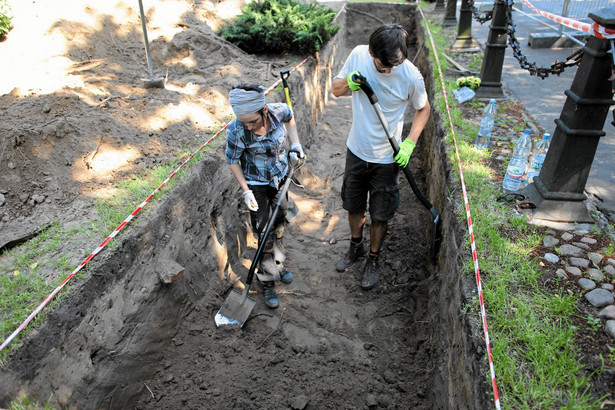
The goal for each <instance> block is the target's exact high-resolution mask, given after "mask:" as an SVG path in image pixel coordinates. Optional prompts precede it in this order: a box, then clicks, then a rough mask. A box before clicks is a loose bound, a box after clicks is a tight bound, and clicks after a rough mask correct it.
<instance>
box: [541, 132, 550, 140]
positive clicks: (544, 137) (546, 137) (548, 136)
mask: <svg viewBox="0 0 615 410" xmlns="http://www.w3.org/2000/svg"><path fill="white" fill-rule="evenodd" d="M542 138H543V139H545V140H548V139H549V138H551V134H549V133H548V132H545V133H544V135H543V136H542Z"/></svg>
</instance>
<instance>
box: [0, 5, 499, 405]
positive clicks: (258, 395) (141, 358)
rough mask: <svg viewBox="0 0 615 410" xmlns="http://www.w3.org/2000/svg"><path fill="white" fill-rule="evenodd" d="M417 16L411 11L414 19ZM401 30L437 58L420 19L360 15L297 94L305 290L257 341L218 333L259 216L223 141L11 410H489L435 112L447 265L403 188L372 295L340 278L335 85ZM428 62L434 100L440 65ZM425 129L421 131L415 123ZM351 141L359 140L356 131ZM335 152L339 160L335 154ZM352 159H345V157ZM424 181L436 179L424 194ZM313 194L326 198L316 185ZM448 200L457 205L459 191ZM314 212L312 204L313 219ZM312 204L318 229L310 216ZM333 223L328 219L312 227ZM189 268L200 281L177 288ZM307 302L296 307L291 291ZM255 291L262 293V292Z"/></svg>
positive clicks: (149, 225) (104, 272) (256, 333)
mask: <svg viewBox="0 0 615 410" xmlns="http://www.w3.org/2000/svg"><path fill="white" fill-rule="evenodd" d="M400 11H401V12H400ZM374 19H376V20H379V21H384V22H399V23H401V24H403V25H404V26H405V27H406V28H407V29H408V31H409V32H410V33H413V36H414V38H412V43H413V47H414V48H415V49H416V46H417V45H418V44H424V41H423V30H422V23H421V22H420V15H419V14H418V13H417V10H416V8H415V6H413V5H410V4H407V5H405V4H404V5H384V4H383V5H376V4H352V5H351V4H349V5H347V6H346V12H345V13H340V14H339V15H338V17H337V22H338V23H339V24H340V25H341V26H342V28H341V30H340V32H339V33H338V34H337V35H336V37H335V38H334V39H333V40H332V41H331V42H330V43H329V44H328V45H327V47H326V48H325V49H324V50H322V51H321V53H319V54H318V55H317V56H316V57H315V58H312V59H310V60H309V62H308V63H307V64H306V65H305V66H303V67H302V68H301V69H300V70H298V71H296V72H295V73H294V74H293V75H291V77H290V79H289V80H290V87H291V90H293V91H292V92H293V107H294V109H295V114H296V117H297V119H298V124H299V129H300V134H301V135H302V136H303V138H304V141H305V143H304V145H305V146H306V147H307V151H308V153H310V155H311V157H312V158H311V164H313V165H311V166H312V168H311V169H310V172H309V173H306V174H304V175H303V178H304V181H305V182H306V186H307V188H306V190H305V191H304V192H295V193H294V194H293V196H294V197H295V199H296V200H297V201H298V202H299V203H300V205H302V216H301V217H300V218H298V220H297V221H294V222H293V223H292V224H291V225H290V226H289V228H288V230H287V232H288V233H287V235H286V237H285V241H286V238H288V241H287V242H286V246H287V249H288V253H289V254H290V255H291V259H292V263H293V264H294V268H296V269H298V271H299V272H301V273H300V274H298V275H296V279H295V281H294V282H293V284H292V285H290V286H287V287H282V286H281V287H279V288H278V292H279V294H280V296H281V301H282V306H281V308H279V309H277V310H275V311H271V310H268V309H266V308H265V307H264V305H263V304H262V296H261V295H260V294H259V295H254V298H255V299H257V300H258V304H257V307H256V308H255V311H254V312H253V316H252V318H250V319H249V320H248V323H247V324H246V326H244V328H243V329H242V330H235V329H217V328H216V327H215V323H214V320H213V317H214V315H215V313H216V312H217V310H218V309H219V308H220V306H221V304H222V302H223V301H224V299H225V298H226V295H227V294H228V293H227V292H228V291H229V289H230V288H231V287H232V286H233V280H234V279H236V278H237V277H238V276H240V277H241V278H245V274H246V273H247V270H248V267H249V262H250V260H251V256H252V255H253V252H254V251H255V249H254V241H253V238H252V237H251V235H250V234H249V231H248V228H247V224H246V219H247V216H246V214H245V212H244V211H243V204H242V202H241V200H240V195H238V192H237V184H236V182H235V181H234V180H233V179H232V176H231V173H230V172H229V171H228V167H227V166H226V164H225V162H224V158H223V154H222V153H223V150H224V140H223V139H219V140H217V141H216V142H214V144H213V148H214V150H212V151H211V152H213V153H214V154H210V155H208V156H207V157H206V159H204V160H202V161H201V162H200V163H199V164H198V165H197V166H193V167H192V168H191V170H190V172H189V175H187V176H186V177H185V180H184V181H183V182H182V183H180V184H179V185H178V186H177V188H175V189H174V190H173V192H171V193H169V194H168V195H167V197H166V199H165V200H164V201H163V202H162V203H161V204H160V205H159V206H158V207H157V208H156V209H155V211H154V212H153V213H152V214H151V215H150V216H149V217H148V219H147V220H144V221H141V223H140V224H139V225H138V226H135V227H133V229H131V231H130V233H127V234H125V235H124V236H123V237H122V238H121V242H120V243H119V245H118V247H117V248H116V249H114V250H107V251H105V253H104V254H103V255H102V257H101V258H100V259H99V260H97V261H95V262H94V263H93V265H92V267H91V269H90V270H89V272H88V273H87V275H86V276H87V277H86V278H85V279H83V280H82V282H81V283H80V285H79V286H78V287H77V289H76V290H75V292H74V293H73V294H72V296H70V297H69V298H68V300H67V301H66V302H65V303H63V304H62V305H61V306H59V307H58V308H57V309H56V310H55V311H54V312H52V313H51V314H50V315H49V317H48V320H47V321H46V323H45V324H44V325H42V326H41V327H40V328H39V329H38V330H36V331H35V332H33V334H32V336H31V337H30V338H29V339H28V340H27V341H26V342H25V343H24V345H23V346H22V347H21V348H20V349H19V350H18V351H17V352H15V353H14V354H13V355H12V356H11V357H10V359H9V360H8V362H7V364H6V365H5V366H4V367H3V369H2V372H1V373H0V386H2V387H1V388H0V405H3V406H8V405H9V403H10V401H11V400H12V399H15V398H17V397H21V396H26V397H28V398H29V399H30V400H31V401H32V400H36V401H39V402H46V401H47V400H49V398H50V397H51V401H50V404H51V405H54V406H69V407H76V408H117V409H119V408H152V406H156V407H168V408H172V407H177V406H178V405H180V403H181V406H182V407H184V408H203V407H204V406H205V407H211V408H231V407H238V408H288V407H291V408H295V409H303V408H326V407H331V408H367V407H369V408H374V407H380V408H423V409H433V408H461V409H464V408H485V407H487V406H489V397H488V393H486V392H488V391H489V388H488V386H487V385H486V384H485V380H486V377H485V374H484V373H485V372H486V369H487V368H488V367H487V365H486V361H485V358H484V354H483V351H484V349H483V344H482V341H481V340H480V337H479V335H477V329H478V328H477V327H476V324H470V323H467V321H466V320H467V317H466V316H464V315H462V314H461V308H462V306H463V304H464V303H466V302H467V297H466V296H465V295H469V294H470V292H472V290H471V289H473V288H474V285H473V282H472V280H469V279H467V278H462V277H461V275H460V269H459V260H458V255H459V246H460V245H462V244H463V238H464V231H463V229H462V228H461V227H460V226H459V223H458V220H457V218H456V216H455V211H456V207H457V203H458V201H459V198H454V197H449V196H448V192H454V191H455V187H456V182H455V181H454V180H453V179H452V178H451V175H452V173H451V169H450V166H449V165H448V164H447V155H446V154H447V152H446V148H445V146H444V143H443V135H444V133H443V130H442V127H441V125H440V124H441V119H440V117H439V115H438V114H437V113H435V112H434V115H433V116H432V119H431V120H430V122H429V124H428V127H427V128H426V130H425V132H424V134H423V137H422V138H421V143H420V144H419V148H418V150H417V154H418V155H416V156H415V157H413V162H412V167H413V171H414V174H415V175H417V176H419V177H420V179H421V180H419V181H418V182H419V186H421V189H423V190H424V192H425V193H426V194H427V196H428V197H429V198H430V201H431V202H432V203H433V204H434V205H435V207H436V208H437V209H438V210H439V212H440V215H441V217H442V225H443V238H444V239H443V243H442V247H441V250H440V253H439V255H438V259H437V264H435V265H432V264H431V263H430V262H429V261H428V260H427V255H428V251H429V249H428V248H429V242H430V237H431V234H430V227H431V225H432V221H431V219H430V218H429V213H428V212H427V210H425V209H424V208H422V207H421V205H420V203H419V202H418V201H417V200H416V199H415V198H414V196H413V194H412V192H411V191H410V190H409V188H408V187H407V184H406V183H405V181H404V182H402V186H403V188H402V198H403V202H402V205H401V206H400V211H399V216H398V217H396V220H395V221H393V226H392V228H391V231H390V235H389V239H388V240H387V245H386V256H385V258H386V259H385V260H386V266H385V273H384V278H383V279H382V283H381V284H380V285H379V286H378V287H377V288H376V289H374V290H373V291H370V292H364V291H362V290H361V289H360V287H359V286H358V283H357V282H358V281H357V280H356V278H357V277H360V268H354V269H351V270H350V271H349V272H347V273H346V274H344V275H340V274H339V273H336V272H335V270H334V268H333V266H335V262H336V261H337V259H338V258H339V257H340V256H341V255H342V254H343V253H344V252H345V249H346V247H347V242H346V240H347V238H348V236H347V235H340V233H339V232H337V235H339V237H338V238H335V237H334V236H333V233H332V232H333V230H332V229H331V228H332V227H336V228H337V229H339V230H343V229H344V228H343V227H344V226H345V219H343V218H345V216H344V215H345V213H344V211H343V210H341V208H340V204H339V202H341V201H339V200H338V198H339V188H340V186H341V177H340V175H339V172H338V173H337V174H335V173H334V170H335V169H334V170H331V169H327V167H326V166H324V165H323V164H328V162H327V161H329V160H331V159H334V160H335V161H336V162H337V164H338V165H343V157H344V153H345V146H344V144H345V137H341V138H337V139H332V140H331V146H323V145H324V144H323V143H322V139H323V138H324V137H325V134H329V133H333V132H334V131H335V130H334V128H336V127H339V128H342V129H341V130H338V131H339V132H340V135H345V134H347V130H348V125H344V126H343V127H342V126H341V125H340V124H331V126H330V127H329V124H327V122H326V119H327V118H328V114H329V111H330V110H332V109H334V108H331V106H332V105H335V106H337V109H343V110H345V111H343V112H344V113H345V115H346V117H348V118H349V117H350V115H351V114H350V104H349V100H348V99H346V100H345V99H344V98H342V99H339V100H336V101H329V100H330V98H329V97H328V95H329V92H330V90H329V84H330V81H329V79H330V78H331V77H332V76H333V75H335V74H336V73H337V71H338V70H339V69H340V68H341V65H342V64H343V61H344V60H345V57H346V55H347V54H348V53H349V52H350V50H351V49H352V47H353V46H354V45H356V44H359V43H366V42H367V38H368V36H369V33H370V32H371V31H372V30H373V28H374V27H375V25H377V23H376V22H375V21H373V20H374ZM418 52H419V56H418V58H417V60H416V62H415V64H416V65H417V67H418V68H419V70H420V71H421V72H422V73H423V75H424V76H425V78H426V85H427V87H428V90H430V91H429V93H430V100H432V101H433V78H432V74H431V73H432V68H431V65H430V63H429V62H428V61H427V59H426V54H427V52H428V50H427V49H425V48H421V49H420V50H418ZM406 125H409V124H406ZM344 127H345V128H344ZM334 144H336V145H334ZM334 157H337V158H334ZM423 178H424V179H423ZM310 181H311V182H312V183H313V184H314V185H313V186H310V185H309V183H310ZM447 187H448V188H447ZM310 204H311V205H310ZM307 205H310V206H312V208H310V209H311V211H312V212H305V209H306V207H307ZM316 214H318V215H321V216H320V217H318V218H315V217H314V215H316ZM169 261H174V262H176V263H177V264H179V265H181V266H182V267H183V268H185V272H186V274H185V276H184V277H183V278H181V279H179V280H177V281H174V282H172V283H170V284H166V283H162V282H161V280H160V278H159V277H160V274H164V273H165V272H161V269H162V267H163V266H168V262H169ZM291 289H292V290H291ZM255 291H258V292H259V293H260V288H258V287H256V289H255Z"/></svg>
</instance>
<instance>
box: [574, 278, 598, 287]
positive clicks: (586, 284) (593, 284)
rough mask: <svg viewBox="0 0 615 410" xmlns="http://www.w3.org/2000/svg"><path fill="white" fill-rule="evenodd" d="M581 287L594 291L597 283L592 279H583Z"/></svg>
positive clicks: (580, 283) (580, 282)
mask: <svg viewBox="0 0 615 410" xmlns="http://www.w3.org/2000/svg"><path fill="white" fill-rule="evenodd" d="M578 284H579V286H580V287H582V288H583V289H585V290H592V289H595V288H596V282H594V281H593V280H591V279H587V278H581V279H579V282H578Z"/></svg>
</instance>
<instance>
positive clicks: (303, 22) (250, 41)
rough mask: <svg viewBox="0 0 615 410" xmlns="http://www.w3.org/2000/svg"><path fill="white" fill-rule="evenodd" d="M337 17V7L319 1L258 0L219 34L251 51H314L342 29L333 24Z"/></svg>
mask: <svg viewBox="0 0 615 410" xmlns="http://www.w3.org/2000/svg"><path fill="white" fill-rule="evenodd" d="M334 17H335V11H334V10H332V9H330V8H327V7H324V6H321V5H318V4H316V3H310V4H303V3H298V2H296V1H294V0H262V1H254V2H252V3H248V4H246V5H245V6H244V8H243V11H242V14H240V15H239V16H237V19H236V21H235V22H234V23H230V22H227V24H226V25H225V26H224V27H222V28H221V29H220V30H218V34H219V35H222V36H223V37H224V38H226V39H227V40H228V41H230V42H231V43H233V44H235V45H237V46H238V47H239V48H241V49H242V50H244V51H246V52H249V53H271V54H274V53H293V54H310V53H313V52H315V51H319V50H320V47H321V46H322V45H323V44H324V43H326V42H327V41H329V39H330V38H331V37H332V36H333V35H335V33H337V31H338V30H339V28H340V26H339V25H337V24H331V22H332V21H333V18H334Z"/></svg>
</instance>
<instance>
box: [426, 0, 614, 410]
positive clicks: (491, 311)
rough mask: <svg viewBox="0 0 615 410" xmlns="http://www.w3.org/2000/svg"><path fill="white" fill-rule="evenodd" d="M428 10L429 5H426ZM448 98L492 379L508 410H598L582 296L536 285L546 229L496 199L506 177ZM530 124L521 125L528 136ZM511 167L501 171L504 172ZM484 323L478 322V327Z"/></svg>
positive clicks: (474, 308)
mask: <svg viewBox="0 0 615 410" xmlns="http://www.w3.org/2000/svg"><path fill="white" fill-rule="evenodd" d="M421 4H422V7H423V9H425V7H426V5H427V3H424V2H422V3H421ZM427 24H428V25H429V28H430V30H431V31H432V34H433V37H434V41H435V42H436V48H437V50H438V54H439V56H440V63H441V64H442V71H443V72H445V70H446V67H447V66H448V63H447V61H446V59H445V58H444V57H443V56H442V54H441V53H442V52H444V51H446V50H447V49H448V46H449V45H448V44H447V39H446V36H445V35H443V33H442V30H443V28H442V27H441V26H438V25H435V24H432V23H430V22H429V21H428V22H427ZM431 58H432V61H433V62H434V71H433V78H434V79H435V95H436V98H435V100H436V101H434V105H435V106H436V107H437V108H438V109H439V110H440V112H441V113H442V115H443V118H445V124H446V128H449V127H448V115H447V112H446V105H445V100H444V94H443V91H442V87H441V83H440V74H439V72H438V69H437V66H436V65H435V59H434V58H433V57H431ZM444 83H445V87H446V89H447V92H448V95H449V100H448V102H449V106H450V107H451V117H452V121H453V124H454V126H455V135H456V140H457V145H458V148H459V155H460V158H461V167H462V170H463V174H464V179H465V183H466V189H467V193H468V200H469V203H470V211H471V214H472V221H473V230H474V236H475V241H476V246H477V252H478V255H479V265H480V271H481V280H482V283H483V293H484V300H485V307H486V312H487V322H488V326H489V335H490V339H491V341H492V354H493V362H494V366H495V375H496V380H497V384H498V390H499V393H500V398H501V403H502V407H503V408H527V409H530V408H532V409H533V408H566V409H588V408H600V403H601V401H602V400H604V399H605V397H595V396H594V395H592V391H591V387H590V378H591V373H590V372H588V371H586V370H585V369H584V365H583V364H582V362H581V352H580V351H579V349H578V348H577V346H576V345H575V332H576V327H575V326H574V324H573V319H574V318H575V317H576V316H578V311H577V308H576V302H577V299H578V296H577V295H575V294H569V293H567V292H565V291H564V289H563V288H561V287H560V288H559V289H558V290H556V291H553V290H549V289H545V288H544V287H543V286H542V285H541V283H540V281H539V278H540V277H541V275H542V274H543V273H544V271H543V269H542V267H541V265H540V263H539V261H538V260H536V258H535V257H534V254H535V250H536V249H537V248H538V247H539V246H540V245H541V242H542V239H543V238H544V236H545V235H546V233H545V232H546V229H545V228H541V227H537V226H534V225H530V224H528V223H527V222H526V220H525V218H524V217H523V216H522V215H516V214H514V213H512V212H511V209H510V206H509V205H506V204H503V203H498V202H496V201H495V199H496V198H497V197H498V196H500V195H501V194H502V193H503V192H502V188H501V184H500V182H499V181H501V178H500V179H498V175H497V174H495V170H494V169H493V168H492V167H491V166H490V162H489V159H490V158H491V153H490V152H489V151H487V150H479V149H477V148H476V147H474V145H473V144H472V143H473V140H474V136H475V135H476V132H477V131H478V122H476V123H474V124H471V123H469V122H468V121H467V119H466V118H465V116H464V115H463V113H462V111H461V110H460V105H459V104H458V103H457V101H456V100H455V99H454V98H450V97H452V90H453V89H456V88H457V87H456V84H455V81H454V79H452V78H446V76H445V78H444ZM468 105H469V106H470V107H472V108H473V109H474V110H477V113H478V118H479V119H480V115H481V114H482V107H483V106H484V104H482V103H477V102H472V103H470V104H468ZM524 127H525V124H516V125H515V129H517V128H518V129H519V130H520V129H523V128H524ZM446 143H447V145H448V146H449V147H450V150H449V160H450V161H451V164H453V169H454V170H455V175H456V176H457V178H459V171H458V165H457V157H456V155H455V150H454V144H453V134H452V132H451V131H450V129H449V130H448V131H447V134H446ZM505 165H506V163H505V164H504V166H505ZM457 214H458V216H459V221H460V223H462V224H463V225H465V224H466V215H465V206H464V204H463V202H462V201H460V205H459V209H458V213H457ZM466 242H467V243H466V244H467V246H466V250H467V251H466V253H467V255H466V257H465V258H464V259H465V265H464V274H466V275H468V276H472V277H474V266H473V262H472V256H471V254H470V252H469V249H470V239H469V236H468V237H467V240H466ZM464 312H465V313H464V314H469V315H474V316H475V317H476V318H477V319H480V318H479V316H478V315H480V305H479V300H478V299H476V300H474V301H473V302H472V303H471V304H470V306H467V307H466V309H464ZM479 322H480V320H479ZM603 363H604V365H603V367H608V366H610V367H613V366H615V362H613V354H612V353H611V354H610V355H608V356H606V357H603ZM485 372H486V373H487V376H488V378H489V382H488V384H489V385H490V384H491V382H490V375H489V374H488V373H489V372H488V370H487V368H486V369H485Z"/></svg>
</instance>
